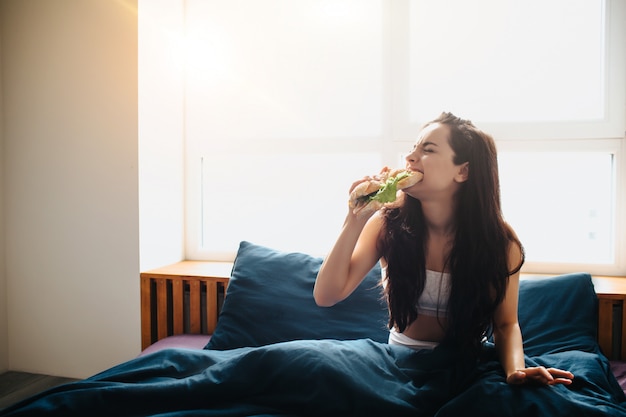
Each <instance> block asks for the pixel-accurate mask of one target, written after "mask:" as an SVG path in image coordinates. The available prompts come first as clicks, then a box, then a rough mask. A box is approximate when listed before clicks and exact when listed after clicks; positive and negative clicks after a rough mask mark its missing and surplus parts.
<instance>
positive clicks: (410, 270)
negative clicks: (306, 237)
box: [381, 113, 524, 353]
mask: <svg viewBox="0 0 626 417" xmlns="http://www.w3.org/2000/svg"><path fill="white" fill-rule="evenodd" d="M433 123H441V124H445V125H446V126H448V127H449V128H450V138H449V143H450V146H451V148H452V150H453V151H454V153H455V156H454V160H453V162H454V164H455V165H461V164H463V163H465V162H468V163H469V175H468V178H467V181H465V182H463V183H462V184H461V187H460V188H459V190H458V192H457V194H456V196H455V199H456V208H455V214H454V216H455V219H454V222H455V237H454V241H453V244H452V247H451V248H450V251H449V253H448V254H447V258H446V259H445V262H446V269H447V270H448V271H449V272H450V274H451V289H450V299H449V301H448V313H447V326H446V341H450V342H453V343H455V344H456V345H457V346H459V347H461V348H464V349H469V351H471V352H474V353H477V352H478V350H479V347H480V345H481V341H482V340H483V338H484V336H485V335H486V334H487V332H488V331H489V329H490V326H491V322H492V318H493V314H494V311H495V309H496V308H497V306H498V305H499V304H500V303H501V302H502V300H503V298H504V294H505V292H506V288H507V284H508V279H509V276H510V275H512V274H514V273H516V272H517V271H519V269H520V268H521V267H522V264H523V262H524V256H523V248H522V244H521V243H520V241H519V239H518V238H517V236H515V234H514V233H513V231H512V229H511V228H510V227H509V226H508V225H507V224H506V223H505V221H504V218H503V215H502V210H501V205H500V183H499V176H498V161H497V151H496V146H495V143H494V141H493V138H492V137H491V136H490V135H488V134H486V133H484V132H482V131H481V130H479V129H478V128H476V126H474V124H472V122H470V121H469V120H464V119H461V118H459V117H456V116H454V115H453V114H452V113H442V114H441V115H440V116H439V117H438V118H436V119H434V120H433V121H431V122H429V123H428V124H427V125H426V126H428V125H430V124H433ZM383 214H384V217H385V221H386V228H385V231H386V232H385V234H384V235H383V236H382V239H381V252H382V254H383V256H384V258H385V259H386V261H387V264H388V267H387V285H386V286H385V294H386V296H387V299H388V305H389V313H390V314H389V326H390V327H396V328H397V329H398V330H399V331H400V332H402V331H404V330H405V329H406V327H407V326H408V325H409V324H410V323H411V322H412V321H413V320H415V319H416V318H417V316H418V314H419V313H418V311H417V308H416V304H417V300H418V298H419V296H420V295H421V293H422V291H423V289H424V283H425V279H426V278H425V277H426V271H425V266H426V261H425V245H426V239H427V230H426V226H425V220H424V215H423V211H422V205H421V203H420V201H419V200H417V199H415V198H412V197H410V196H408V195H405V196H404V198H403V199H402V203H401V204H399V205H397V206H395V207H389V208H387V209H385V210H384V211H383ZM513 243H514V244H517V245H518V246H519V248H520V249H521V250H522V260H521V262H520V264H519V265H518V266H516V267H515V268H514V270H513V271H511V270H509V263H508V250H509V245H511V244H513Z"/></svg>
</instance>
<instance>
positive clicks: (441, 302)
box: [381, 267, 450, 317]
mask: <svg viewBox="0 0 626 417" xmlns="http://www.w3.org/2000/svg"><path fill="white" fill-rule="evenodd" d="M381 272H382V278H383V286H385V285H387V268H385V267H383V268H382V271H381ZM449 298H450V273H449V272H437V271H431V270H430V269H427V270H426V282H425V283H424V291H422V295H421V296H420V298H419V300H417V305H416V307H417V312H418V314H423V315H425V316H433V317H436V316H438V315H439V316H446V314H447V312H448V299H449Z"/></svg>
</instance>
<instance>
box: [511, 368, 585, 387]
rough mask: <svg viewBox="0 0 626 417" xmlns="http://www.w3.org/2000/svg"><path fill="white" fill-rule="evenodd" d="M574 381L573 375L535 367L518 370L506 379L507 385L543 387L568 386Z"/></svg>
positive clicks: (557, 370) (554, 369)
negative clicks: (540, 385)
mask: <svg viewBox="0 0 626 417" xmlns="http://www.w3.org/2000/svg"><path fill="white" fill-rule="evenodd" d="M573 379H574V374H572V373H571V372H569V371H563V370H561V369H556V368H544V367H543V366H536V367H532V368H524V369H518V370H517V371H515V372H513V373H512V374H511V375H509V376H508V377H507V378H506V382H507V383H509V384H514V385H519V384H527V383H536V384H543V385H557V384H563V385H569V384H571V383H572V380H573Z"/></svg>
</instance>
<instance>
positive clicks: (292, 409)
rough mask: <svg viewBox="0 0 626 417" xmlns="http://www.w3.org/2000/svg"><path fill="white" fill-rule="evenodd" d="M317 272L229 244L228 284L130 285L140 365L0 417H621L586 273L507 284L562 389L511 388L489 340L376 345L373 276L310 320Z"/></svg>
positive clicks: (147, 280)
mask: <svg viewBox="0 0 626 417" xmlns="http://www.w3.org/2000/svg"><path fill="white" fill-rule="evenodd" d="M321 261H322V260H321V259H319V258H315V257H312V256H310V255H307V254H303V253H290V252H281V251H277V250H274V249H272V248H267V247H263V246H260V245H256V244H253V243H250V242H241V244H240V247H239V251H238V253H237V257H236V259H235V262H234V265H233V267H232V272H231V274H230V279H224V278H222V279H209V278H206V279H200V278H197V277H187V278H184V279H180V280H177V281H181V282H179V283H173V282H169V280H168V279H167V278H165V277H158V276H157V277H147V276H146V277H142V316H143V319H142V323H143V330H142V340H143V344H144V347H145V349H144V351H143V352H142V354H141V355H139V356H138V357H137V358H134V359H131V360H129V361H127V362H124V363H121V364H119V365H117V366H114V367H112V368H110V369H107V370H105V371H103V372H101V373H99V374H97V375H94V376H92V377H90V378H87V379H85V380H81V381H78V382H73V383H69V384H65V385H62V386H60V387H56V388H52V389H50V390H48V391H46V392H44V393H41V394H38V395H35V396H33V397H31V398H29V399H27V400H25V401H23V402H21V403H19V404H16V405H14V406H11V407H9V408H7V409H5V410H3V411H0V416H37V415H46V416H53V415H54V416H79V415H80V416H85V415H89V416H148V415H150V416H351V415H355V416H357V415H358V416H405V415H406V416H409V415H410V416H438V417H444V416H465V415H468V416H474V415H480V416H499V417H503V416H544V415H545V416H568V417H571V416H624V417H626V396H625V394H624V390H623V389H622V387H621V386H620V384H619V382H618V378H616V372H619V371H620V368H619V365H620V364H622V362H613V363H612V362H611V361H609V359H608V358H607V357H606V356H605V355H604V354H603V352H602V349H601V348H600V345H599V344H598V341H597V331H598V299H597V297H596V293H595V290H594V286H593V282H592V278H591V277H590V276H589V275H588V274H585V273H578V274H567V275H561V276H557V277H551V278H530V279H525V280H523V281H521V282H520V295H519V296H520V311H519V319H520V325H521V327H522V333H523V336H524V340H525V342H524V344H525V353H526V355H527V358H526V360H527V363H528V364H529V365H544V366H548V367H549V366H554V367H558V368H563V369H568V370H571V371H572V372H573V373H574V374H575V379H574V381H573V383H572V384H571V385H570V386H567V387H566V386H562V385H559V386H523V387H516V386H509V385H508V384H506V382H505V378H504V375H503V372H502V369H501V367H500V365H499V363H498V361H497V360H496V356H495V352H494V349H493V345H492V344H491V343H490V342H489V341H487V342H486V343H485V345H484V349H483V353H482V356H481V360H480V362H479V363H476V362H475V361H472V360H470V359H468V358H467V357H466V356H465V355H464V354H463V352H459V351H457V350H456V349H455V348H454V347H452V346H440V347H438V348H437V349H435V350H434V351H433V352H429V353H423V352H422V353H420V352H415V351H412V350H410V349H408V348H404V347H401V346H391V345H388V344H386V340H387V329H386V322H387V310H386V306H385V302H384V300H383V299H382V297H381V289H380V286H379V285H378V282H379V280H380V268H379V267H378V266H376V267H375V268H373V269H372V271H370V273H369V274H368V275H367V277H366V278H365V280H364V281H363V283H362V284H361V286H360V287H359V288H357V290H355V292H354V293H353V294H352V295H351V296H350V297H349V298H348V299H346V300H344V301H343V302H341V303H339V304H337V305H336V306H333V307H330V308H320V307H317V306H316V305H315V303H314V302H313V299H312V288H313V283H314V280H315V275H316V272H317V270H318V269H319V266H320V264H321ZM625 374H626V372H625ZM617 376H618V377H619V375H617ZM622 376H623V375H622Z"/></svg>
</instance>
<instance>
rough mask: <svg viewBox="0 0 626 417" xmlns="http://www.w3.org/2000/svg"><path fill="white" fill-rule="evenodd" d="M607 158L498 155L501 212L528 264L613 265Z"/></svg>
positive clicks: (610, 173)
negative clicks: (524, 251)
mask: <svg viewBox="0 0 626 417" xmlns="http://www.w3.org/2000/svg"><path fill="white" fill-rule="evenodd" d="M613 159H614V157H613V155H612V154H610V153H602V152H500V154H499V165H500V179H501V188H502V204H503V211H504V214H505V217H506V219H507V221H508V222H509V223H510V224H511V225H512V226H513V228H514V229H515V230H516V231H517V233H518V235H519V237H520V240H521V241H522V243H523V244H524V247H525V249H526V255H527V260H528V261H530V262H553V263H573V264H610V263H612V262H614V256H615V255H614V247H613V241H614V239H613V238H614V236H613V234H614V230H615V223H614V219H615V216H614V201H615V199H614V195H615V186H614V184H615V174H614V172H615V171H614V164H613Z"/></svg>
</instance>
